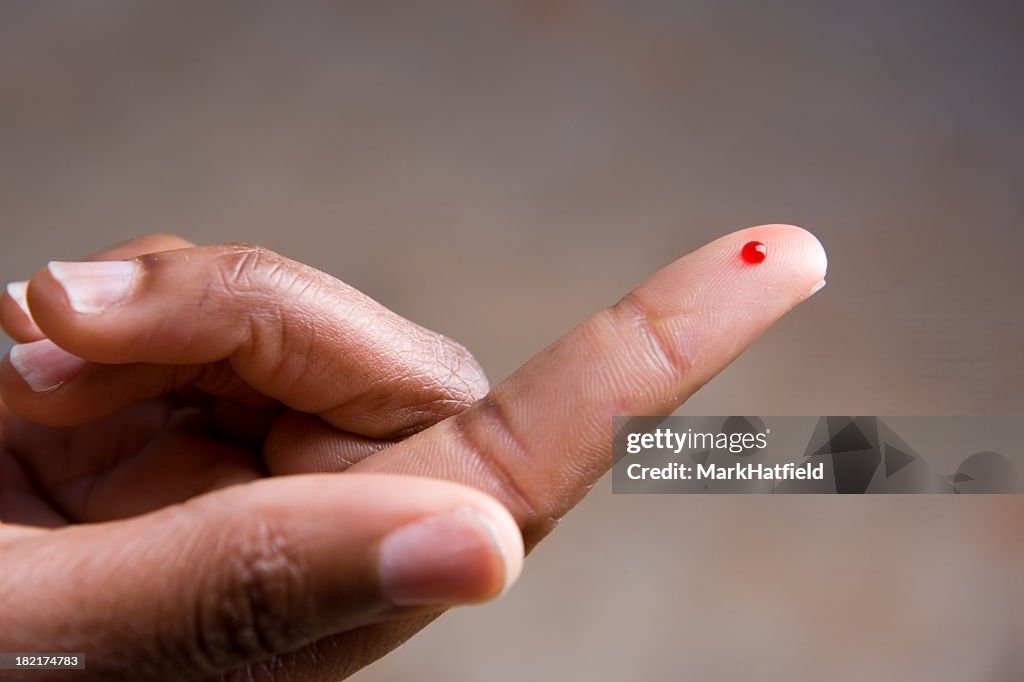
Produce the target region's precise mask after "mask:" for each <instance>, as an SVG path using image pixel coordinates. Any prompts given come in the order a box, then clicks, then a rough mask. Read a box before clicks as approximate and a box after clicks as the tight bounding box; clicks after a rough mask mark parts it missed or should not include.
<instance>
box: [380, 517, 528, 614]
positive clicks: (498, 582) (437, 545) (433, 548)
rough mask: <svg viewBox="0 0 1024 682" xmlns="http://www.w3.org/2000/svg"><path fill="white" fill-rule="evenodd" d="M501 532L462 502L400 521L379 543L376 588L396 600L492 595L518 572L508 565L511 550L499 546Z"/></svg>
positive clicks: (450, 601) (439, 601)
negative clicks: (453, 507) (422, 517)
mask: <svg viewBox="0 0 1024 682" xmlns="http://www.w3.org/2000/svg"><path fill="white" fill-rule="evenodd" d="M501 537H502V536H501V534H500V533H499V531H498V529H497V528H496V527H495V526H494V524H493V523H492V522H491V521H489V520H488V519H487V518H485V517H484V516H482V515H481V514H480V513H478V512H477V511H475V510H473V509H470V508H468V507H464V508H460V509H456V510H454V511H450V512H445V513H442V514H439V515H437V516H432V517H429V518H427V519H425V520H422V521H416V522H414V523H411V524H409V525H407V526H402V527H401V528H399V529H398V530H395V531H393V532H392V533H391V534H390V535H388V536H387V537H385V538H384V540H383V542H381V544H380V553H379V555H378V566H377V570H378V576H379V579H380V586H381V590H382V592H383V593H384V596H385V597H387V598H388V599H389V600H390V601H391V603H393V604H395V605H396V606H415V605H427V604H436V605H455V604H466V603H471V602H478V601H483V600H485V599H490V598H492V597H495V596H497V595H499V594H501V593H502V592H504V591H505V589H507V588H508V586H510V585H511V584H512V583H513V582H515V579H516V578H517V577H518V575H517V573H518V569H516V568H510V566H513V565H514V564H513V562H512V561H511V560H510V557H511V554H512V552H514V551H516V550H515V548H512V547H505V546H503V541H502V539H501ZM519 551H520V552H521V550H519ZM516 565H517V564H516Z"/></svg>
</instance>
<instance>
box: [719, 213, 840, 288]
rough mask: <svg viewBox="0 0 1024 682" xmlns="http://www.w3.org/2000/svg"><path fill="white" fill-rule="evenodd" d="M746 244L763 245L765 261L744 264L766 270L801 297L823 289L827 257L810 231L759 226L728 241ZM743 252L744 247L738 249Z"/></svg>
mask: <svg viewBox="0 0 1024 682" xmlns="http://www.w3.org/2000/svg"><path fill="white" fill-rule="evenodd" d="M734 238H735V242H736V243H738V244H742V245H745V244H746V243H749V241H751V240H752V241H758V242H761V243H762V244H764V250H765V254H764V260H763V261H762V262H761V263H758V264H750V263H746V262H742V261H743V259H742V256H741V255H739V256H738V257H737V258H735V259H734V261H740V262H741V263H742V265H746V266H748V267H751V266H756V267H759V268H765V266H766V268H765V269H767V271H768V273H770V274H771V275H773V276H776V277H779V278H781V280H782V281H783V282H787V283H791V284H792V286H793V287H794V289H795V290H796V292H797V293H798V294H803V295H804V296H810V295H811V294H812V293H814V292H815V291H817V290H818V289H820V288H821V286H823V284H822V283H823V282H824V279H825V274H826V272H827V270H828V255H827V254H826V253H825V247H824V246H823V245H822V243H821V241H820V240H819V239H818V238H817V237H816V236H814V235H813V234H812V233H811V232H809V231H808V230H806V229H804V228H802V227H799V226H797V225H787V224H771V225H759V226H757V227H751V228H748V229H746V230H740V231H739V232H736V233H734V234H732V235H729V237H726V239H729V240H730V241H732V240H733V239H734ZM739 248H740V249H742V246H740V247H739Z"/></svg>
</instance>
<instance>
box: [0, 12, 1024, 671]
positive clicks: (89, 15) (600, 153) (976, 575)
mask: <svg viewBox="0 0 1024 682" xmlns="http://www.w3.org/2000/svg"><path fill="white" fill-rule="evenodd" d="M1022 66H1024V4H1021V3H1020V2H1016V1H1007V2H974V3H967V2H940V1H937V0H935V1H930V2H926V1H924V0H918V1H904V2H899V3H893V2H881V1H875V0H866V1H864V2H859V3H822V2H810V1H792V2H756V3H755V2H748V3H742V2H737V1H735V0H697V1H685V2H668V1H667V0H666V1H661V2H594V3H586V2H571V1H561V2H558V1H549V2H544V1H541V0H534V1H521V2H512V1H506V2H469V1H462V2H454V1H453V2H442V3H415V2H351V3H330V4H325V3H313V4H309V3H283V2H247V3H232V2H169V1H168V2H128V1H123V2H108V1H98V0H94V1H92V2H70V1H69V2H33V1H28V0H3V2H0V226H2V227H0V229H2V235H3V240H2V242H0V275H2V277H3V278H5V279H6V280H12V279H23V278H25V277H27V276H28V275H30V274H31V272H32V271H33V270H34V269H36V268H37V267H40V266H42V265H43V264H44V263H45V262H46V261H47V260H49V259H54V258H59V259H73V258H76V257H78V256H81V255H84V254H85V253H88V252H90V251H92V250H95V249H97V248H99V247H102V246H104V245H106V244H109V243H111V242H115V241H119V240H123V239H126V238H129V237H131V236H135V235H139V234H143V233H148V232H155V231H168V232H175V233H178V234H181V235H183V236H186V237H188V238H190V239H193V240H196V241H199V242H204V243H211V242H221V241H229V240H241V241H250V242H258V243H261V244H263V245H266V246H268V247H271V248H273V249H275V250H278V251H281V252H283V253H285V254H287V255H288V256H291V257H292V258H295V259H297V260H301V261H305V262H308V263H311V264H313V265H315V266H317V267H319V268H321V269H323V270H326V271H328V272H330V273H332V274H334V275H336V276H337V277H339V278H342V279H344V280H346V281H348V282H349V283H351V284H353V285H355V286H357V287H359V288H361V289H363V290H364V291H366V292H367V293H369V294H371V295H372V296H375V297H376V298H378V299H380V300H381V301H383V302H384V303H385V304H387V305H389V306H391V307H393V308H394V309H396V310H398V311H399V312H400V313H402V314H404V315H406V316H407V317H410V318H412V319H414V320H416V321H418V322H420V323H422V324H424V325H426V326H429V327H433V328H435V329H437V330H439V331H442V332H444V333H446V334H448V335H450V336H452V337H454V338H456V339H459V340H460V341H462V342H463V343H465V344H466V345H467V346H469V347H470V348H471V349H472V350H473V351H474V352H475V353H476V354H477V356H478V357H479V359H480V360H481V362H482V364H483V365H484V367H485V368H486V369H487V370H488V373H489V375H490V376H491V379H492V381H495V380H497V379H500V378H501V377H503V376H504V375H506V374H507V373H509V372H510V371H512V370H513V369H514V368H515V367H517V366H518V365H519V364H520V363H521V362H523V361H524V360H526V359H527V358H528V357H529V356H530V355H532V354H533V353H534V352H536V351H537V350H539V349H540V348H541V347H543V346H544V345H546V344H547V343H548V342H550V341H551V340H553V339H554V338H556V337H557V336H558V335H559V334H560V333H562V332H563V331H564V330H566V329H567V328H568V327H570V326H572V325H573V324H575V323H576V322H578V321H580V320H581V319H583V318H584V317H585V316H586V315H588V314H589V313H591V312H593V311H595V310H597V309H598V308H600V307H602V306H604V305H607V304H609V303H611V302H614V301H615V300H616V299H617V298H618V297H619V296H620V295H621V294H622V293H623V292H624V291H626V290H627V289H628V288H629V287H630V286H632V285H633V284H634V283H636V282H637V281H639V280H640V279H642V278H643V277H644V276H646V275H647V274H648V273H649V272H651V271H653V270H654V269H656V268H658V267H660V266H662V265H664V264H666V263H668V262H669V261H671V260H673V259H674V258H675V257H676V256H679V255H682V254H684V253H686V252H687V251H689V250H691V249H693V248H695V247H697V246H699V245H701V244H702V243H704V242H705V241H708V240H710V239H713V238H714V237H716V236H719V235H721V234H723V233H725V232H728V231H731V230H733V229H737V228H740V227H745V226H748V225H754V224H759V223H764V222H791V223H796V224H800V225H803V226H805V227H807V228H808V229H810V230H812V231H813V232H815V233H816V234H817V235H818V236H819V237H820V238H821V240H822V241H823V243H824V244H825V246H826V248H827V250H828V252H829V258H830V269H829V286H828V287H827V288H826V289H825V290H824V291H823V292H821V293H820V294H819V295H818V296H816V297H815V298H814V299H812V300H811V301H809V302H808V303H806V304H804V305H803V306H801V307H800V308H799V309H798V310H796V311H795V312H794V313H793V314H792V315H791V316H790V317H788V318H787V319H785V320H783V322H782V323H781V324H779V325H778V326H777V327H776V328H774V329H773V330H771V331H770V332H769V333H768V334H767V335H766V336H765V337H764V338H763V339H762V340H761V341H760V342H759V343H758V344H757V345H756V346H755V347H754V348H752V349H751V350H750V351H748V352H747V353H746V354H745V355H744V356H743V357H741V358H740V359H739V360H738V361H737V362H736V363H735V364H734V365H733V366H732V367H731V368H730V369H728V370H727V371H726V372H725V373H724V374H723V375H721V376H720V377H719V378H718V379H717V380H716V381H715V382H714V383H713V384H711V385H709V386H708V387H707V388H705V389H704V390H702V391H701V392H700V393H699V394H698V396H696V397H695V398H694V399H693V400H692V401H691V402H690V403H689V404H688V405H687V406H685V407H684V408H683V410H682V411H683V412H685V413H692V414H810V415H821V414H871V415H887V414H888V415H929V414H935V415H941V414H967V415H974V414H978V415H981V414H992V415H997V414H1017V415H1019V414H1024V390H1022V388H1021V382H1022V379H1024V320H1022V317H1024V315H1022V309H1024V303H1022V298H1021V290H1022V285H1024V274H1022V273H1024V269H1022V267H1021V265H1020V263H1021V261H1022V259H1024V230H1022V228H1021V213H1022V209H1024V192H1022V191H1021V189H1022V188H1021V178H1022V176H1024V172H1022V171H1024V135H1022V131H1021V121H1024V88H1022V87H1021V83H1022V82H1024V81H1022V71H1024V70H1022ZM1022 576H1024V501H1022V500H1021V499H1020V498H1018V497H1002V498H1000V497H979V498H967V497H961V496H957V497H953V496H950V497H928V496H916V497H885V498H882V497H860V498H838V497H828V498H824V497H820V498H819V497H778V498H774V497H770V496H763V497H729V496H717V497H704V498H699V497H686V496H659V497H654V496H652V497H642V496H612V495H611V494H610V491H609V486H608V485H607V482H606V481H605V482H604V483H603V484H601V485H599V486H598V487H597V488H596V489H595V490H594V491H593V493H592V494H591V496H590V497H589V498H588V499H587V501H586V502H585V503H584V504H583V505H581V506H580V508H579V509H578V510H577V511H576V512H575V513H574V514H573V515H571V516H570V517H569V518H568V519H567V520H566V521H565V522H564V523H563V524H562V526H561V527H560V528H559V529H558V531H557V532H556V533H555V534H554V535H553V536H552V537H551V538H550V540H549V541H548V542H546V543H545V544H543V545H541V547H540V548H539V549H538V550H537V551H536V552H535V553H534V555H533V556H532V557H531V560H530V562H529V564H528V566H527V570H526V574H525V575H524V577H523V580H522V582H521V583H520V584H519V585H518V586H517V587H516V588H515V589H514V590H513V591H512V592H511V593H510V594H509V595H508V596H507V597H506V598H505V599H503V600H502V601H500V602H499V603H496V604H492V605H488V606H485V607H478V608H472V609H462V610H459V611H456V612H453V613H450V614H448V615H447V616H446V617H445V618H443V619H442V620H441V621H440V622H438V623H436V624H435V625H433V626H432V627H431V628H429V629H428V630H427V631H425V632H423V633H422V634H421V635H419V636H417V637H416V638H414V639H413V640H412V641H411V642H410V643H409V644H407V645H406V646H404V647H403V648H401V649H399V650H398V651H397V652H395V653H394V654H392V655H390V656H388V657H386V658H385V659H383V660H382V661H381V662H379V663H377V664H375V665H373V666H371V667H370V668H368V669H366V670H365V671H363V672H362V673H360V674H358V675H357V676H356V677H355V678H353V679H356V680H358V681H359V682H378V681H383V680H454V681H462V680H465V681H477V680H488V681H504V680H510V681H511V680H546V679H553V680H554V679H557V680H594V681H601V680H609V681H611V680H616V681H618V680H624V679H629V680H665V679H693V680H733V679H755V678H756V679H762V680H787V681H797V682H799V681H803V680H807V681H808V682H810V681H812V680H813V681H819V680H823V679H827V680H836V681H845V680H851V681H852V680H865V679H871V680H922V681H925V680H927V681H930V682H933V681H936V680H940V681H943V680H981V681H993V682H996V681H1004V680H1013V679H1021V678H1022V677H1024V653H1021V652H1022V647H1021V644H1022V642H1024V616H1022V615H1021V614H1022V613H1024V577H1022Z"/></svg>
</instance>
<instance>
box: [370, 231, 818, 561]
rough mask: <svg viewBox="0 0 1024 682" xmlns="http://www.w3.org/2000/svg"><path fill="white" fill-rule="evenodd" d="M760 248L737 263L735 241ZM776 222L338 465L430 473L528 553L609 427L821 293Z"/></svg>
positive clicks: (689, 261)
mask: <svg viewBox="0 0 1024 682" xmlns="http://www.w3.org/2000/svg"><path fill="white" fill-rule="evenodd" d="M751 241H757V242H761V243H762V244H764V246H765V249H766V250H767V257H766V258H765V260H764V262H762V263H760V264H756V265H755V264H751V263H748V262H746V261H745V260H744V259H743V258H742V257H741V251H742V249H743V247H744V245H745V244H747V243H749V242H751ZM825 269H826V257H825V252H824V249H823V248H822V246H821V244H820V243H819V242H818V240H817V239H815V237H814V236H812V235H811V234H810V233H808V232H806V231H805V230H803V229H801V228H798V227H793V226H790V225H766V226H761V227H754V228H749V229H747V230H741V231H739V232H736V233H733V234H730V235H728V236H726V237H722V238H721V239H718V240H716V241H714V242H712V243H710V244H708V245H706V246H704V247H702V248H700V249H698V250H697V251H695V252H693V253H691V254H689V255H688V256H685V257H683V258H681V259H679V260H677V261H676V262H674V263H672V264H671V265H669V266H668V267H666V268H664V269H662V270H661V271H659V272H658V273H656V274H655V275H654V276H652V277H651V278H650V279H648V280H647V281H646V282H644V283H643V284H641V285H640V286H638V287H637V288H635V289H634V290H633V291H631V292H630V293H628V294H627V295H626V296H625V297H624V298H622V300H620V301H619V302H618V303H616V304H615V305H613V306H611V307H610V308H607V309H605V310H603V311H601V312H599V313H598V314H597V315H595V316H593V317H591V318H590V319H589V320H587V321H585V322H584V323H583V324H581V325H580V326H578V327H576V328H575V329H573V330H572V331H570V332H569V333H568V334H567V335H566V336H564V337H562V338H561V339H559V340H558V341H556V342H555V343H554V344H552V345H551V346H549V347H548V348H546V349H545V350H543V351H541V352H540V353H539V354H538V355H537V356H535V357H534V358H533V359H531V360H530V361H529V362H527V363H526V364H525V365H524V366H523V367H521V368H520V369H519V370H518V371H516V372H515V373H514V374H513V375H512V376H510V377H509V378H508V379H506V380H505V381H503V382H502V383H501V384H499V385H498V386H496V387H494V389H493V390H492V391H491V392H490V393H489V394H488V395H487V397H485V398H484V399H483V400H481V401H479V402H477V403H475V404H474V405H473V406H471V407H470V408H469V409H467V410H466V411H464V412H462V413H461V414H458V415H456V416H455V417H452V418H450V419H448V420H446V421H444V422H441V423H440V424H438V425H437V426H435V427H433V428H431V429H429V430H428V431H425V432H423V433H421V434H419V435H417V436H415V437H413V438H411V439H409V440H407V441H405V442H403V443H400V444H398V445H396V446H394V447H392V448H390V449H388V450H384V451H383V452H380V453H378V454H376V455H374V456H373V457H370V458H368V459H366V460H364V461H363V462H360V463H359V464H357V465H356V466H354V467H353V468H352V470H353V471H378V472H401V473H413V474H418V475H427V476H437V477H441V478H448V479H452V480H456V481H460V482H463V483H467V484H470V485H473V486H476V487H478V488H481V489H483V490H485V491H487V492H489V493H491V494H492V495H494V496H495V497H497V498H498V499H500V500H501V501H502V502H504V503H505V504H506V505H507V506H508V507H509V509H510V510H511V511H512V513H513V515H514V516H515V517H516V519H517V520H518V522H519V524H520V526H521V527H522V529H523V532H524V536H525V537H526V540H527V543H528V544H533V543H535V542H536V541H537V540H539V539H540V538H541V537H543V535H544V534H546V533H547V531H548V530H550V529H551V527H553V525H554V522H555V521H556V520H557V519H558V518H560V517H561V516H563V515H564V514H565V513H566V512H567V511H568V510H569V509H570V508H572V506H573V505H575V504H576V503H577V502H578V501H579V500H580V499H581V498H582V497H583V495H585V494H586V492H587V491H588V490H589V489H590V487H591V486H592V485H593V484H594V482H596V480H597V479H598V478H599V477H600V476H601V475H602V474H603V473H604V472H605V471H606V470H607V469H608V468H609V467H610V465H611V461H612V459H611V418H612V417H613V416H615V415H667V414H670V413H671V412H672V411H673V410H675V409H676V408H677V407H678V406H679V405H680V404H682V403H683V402H685V401H686V399H687V398H689V396H690V395H692V394H693V393H694V392H695V391H696V390H697V389H699V388H700V387H701V386H703V385H704V384H705V383H707V382H708V381H709V380H710V379H711V378H712V377H714V376H715V375H716V374H718V372H720V371H721V370H722V369H723V368H724V367H725V366H726V365H728V364H729V363H730V362H732V360H734V359H735V358H736V357H737V356H738V355H739V354H740V353H741V352H743V350H744V349H746V348H747V347H748V346H749V345H750V344H751V343H752V342H753V341H754V340H755V339H756V338H757V337H758V336H760V335H761V333H763V332H764V331H765V330H766V329H767V328H768V327H769V326H771V325H772V324H773V323H774V322H775V321H776V320H778V319H779V318H780V317H782V316H783V315H784V314H785V313H786V312H788V311H789V310H790V309H791V308H793V307H794V306H795V305H797V304H798V303H800V302H801V301H803V300H804V299H806V298H807V297H809V296H810V295H811V294H813V293H814V292H815V291H817V289H819V288H820V287H821V286H822V285H823V284H824V277H825Z"/></svg>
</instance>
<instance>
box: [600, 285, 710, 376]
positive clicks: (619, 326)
mask: <svg viewBox="0 0 1024 682" xmlns="http://www.w3.org/2000/svg"><path fill="white" fill-rule="evenodd" d="M605 319H606V321H607V322H608V323H609V325H610V326H611V328H612V329H613V330H614V332H615V334H616V335H617V336H618V337H619V339H620V340H621V343H622V344H623V345H624V346H625V347H626V348H625V350H626V351H627V352H626V353H619V354H621V355H622V356H623V357H633V358H638V359H639V360H640V361H642V362H643V363H644V365H645V366H647V367H649V368H650V369H651V370H652V371H653V372H654V373H655V375H656V376H660V377H661V378H663V379H664V380H665V382H667V384H668V385H670V386H675V385H676V384H677V383H678V381H679V380H680V378H681V377H683V376H685V375H686V374H687V373H688V372H689V371H690V369H691V367H692V366H693V357H692V350H693V349H692V348H691V347H690V345H689V344H688V343H686V342H685V338H684V336H685V335H683V334H680V333H679V328H680V325H679V324H677V323H678V322H679V320H676V319H666V318H664V317H661V316H658V315H654V314H652V313H651V311H650V307H649V306H648V305H647V304H646V302H645V301H644V300H643V299H642V298H640V297H639V296H637V295H636V294H635V293H633V292H631V293H628V294H626V295H625V296H623V297H622V299H621V300H620V301H619V302H618V303H616V304H615V305H613V306H612V307H611V308H608V309H606V310H605ZM617 350H621V349H617Z"/></svg>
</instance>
